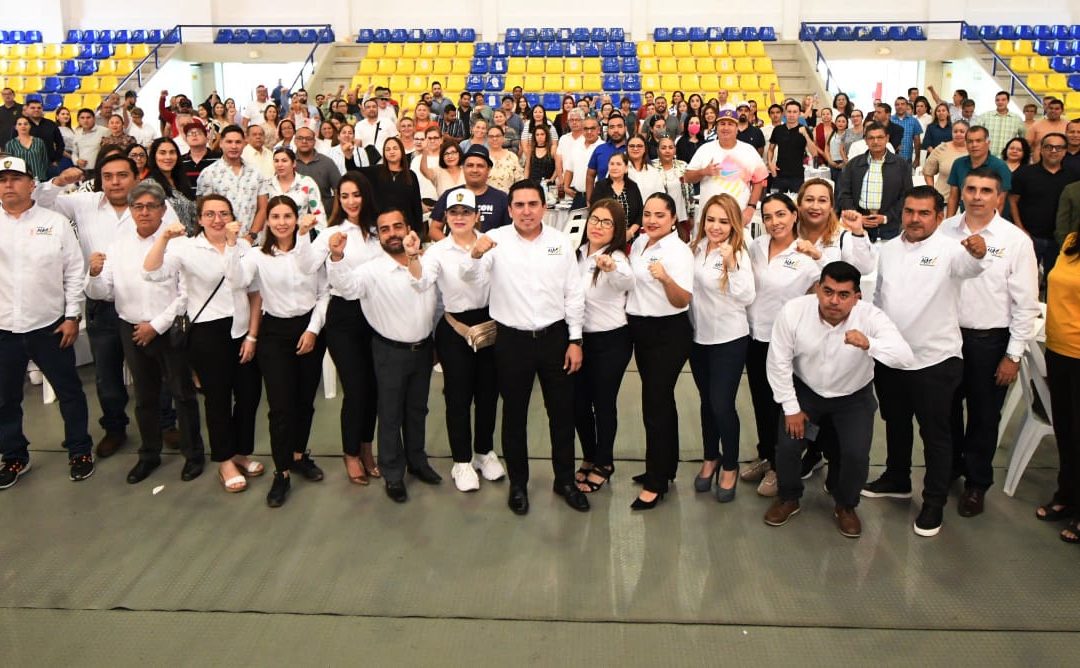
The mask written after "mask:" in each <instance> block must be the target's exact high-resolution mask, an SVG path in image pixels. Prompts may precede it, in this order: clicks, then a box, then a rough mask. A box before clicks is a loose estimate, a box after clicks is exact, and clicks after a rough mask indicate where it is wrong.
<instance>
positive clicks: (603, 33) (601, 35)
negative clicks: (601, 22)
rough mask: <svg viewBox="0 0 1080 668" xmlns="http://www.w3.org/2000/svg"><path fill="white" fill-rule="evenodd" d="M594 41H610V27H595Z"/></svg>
mask: <svg viewBox="0 0 1080 668" xmlns="http://www.w3.org/2000/svg"><path fill="white" fill-rule="evenodd" d="M592 41H594V42H606V41H608V29H607V28H593V29H592Z"/></svg>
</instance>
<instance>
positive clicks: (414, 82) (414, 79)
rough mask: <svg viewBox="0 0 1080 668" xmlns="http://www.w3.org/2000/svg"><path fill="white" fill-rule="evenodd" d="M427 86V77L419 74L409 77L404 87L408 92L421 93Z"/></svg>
mask: <svg viewBox="0 0 1080 668" xmlns="http://www.w3.org/2000/svg"><path fill="white" fill-rule="evenodd" d="M427 88H428V78H427V77H425V76H421V75H419V74H414V75H412V76H411V77H409V85H408V87H407V88H406V89H405V90H406V91H408V92H410V93H423V92H424V91H426V90H427Z"/></svg>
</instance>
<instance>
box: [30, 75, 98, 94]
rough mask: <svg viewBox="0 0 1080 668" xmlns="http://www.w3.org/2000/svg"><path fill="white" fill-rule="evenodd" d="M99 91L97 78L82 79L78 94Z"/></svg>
mask: <svg viewBox="0 0 1080 668" xmlns="http://www.w3.org/2000/svg"><path fill="white" fill-rule="evenodd" d="M9 81H10V80H9ZM99 90H101V86H100V84H99V82H98V78H97V77H83V78H82V81H81V82H80V83H79V92H80V93H96V92H98V91H99Z"/></svg>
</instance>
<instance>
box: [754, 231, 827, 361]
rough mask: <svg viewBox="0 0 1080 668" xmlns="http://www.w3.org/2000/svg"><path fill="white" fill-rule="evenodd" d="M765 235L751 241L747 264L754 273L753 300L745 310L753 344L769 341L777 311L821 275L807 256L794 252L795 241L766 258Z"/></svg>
mask: <svg viewBox="0 0 1080 668" xmlns="http://www.w3.org/2000/svg"><path fill="white" fill-rule="evenodd" d="M771 239H772V237H770V236H769V235H768V234H762V235H761V236H759V237H757V238H756V239H754V240H753V241H751V242H750V264H751V267H752V268H753V270H754V291H755V295H754V301H753V303H751V304H750V306H749V307H748V308H747V309H746V315H747V318H749V320H750V336H752V337H753V339H754V340H755V341H762V342H764V343H768V342H769V338H770V337H771V336H772V328H773V322H774V321H775V320H776V316H777V314H778V313H780V308H781V307H782V306H783V305H784V304H786V303H787V302H788V301H790V300H792V299H794V298H796V297H801V296H803V295H805V294H806V291H807V290H809V289H810V287H811V286H813V285H814V282H815V281H817V280H818V278H820V276H821V270H820V269H819V268H818V265H817V263H816V262H814V261H813V260H812V259H810V257H809V256H808V255H803V254H802V253H800V252H799V251H797V250H795V245H796V243H797V242H795V241H792V242H791V245H790V246H788V247H787V248H785V249H784V250H782V251H780V252H779V253H777V254H776V256H774V257H773V259H771V260H770V259H769V241H770V240H771Z"/></svg>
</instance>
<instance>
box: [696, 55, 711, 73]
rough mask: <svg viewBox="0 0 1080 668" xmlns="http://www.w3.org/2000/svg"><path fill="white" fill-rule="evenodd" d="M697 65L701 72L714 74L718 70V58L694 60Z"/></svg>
mask: <svg viewBox="0 0 1080 668" xmlns="http://www.w3.org/2000/svg"><path fill="white" fill-rule="evenodd" d="M694 65H695V67H697V72H698V73H699V74H712V73H713V72H715V71H716V59H714V58H698V59H697V60H696V61H694Z"/></svg>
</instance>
